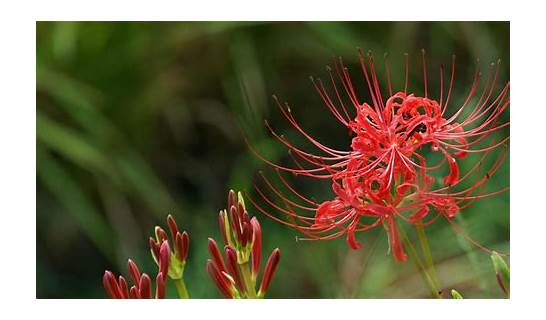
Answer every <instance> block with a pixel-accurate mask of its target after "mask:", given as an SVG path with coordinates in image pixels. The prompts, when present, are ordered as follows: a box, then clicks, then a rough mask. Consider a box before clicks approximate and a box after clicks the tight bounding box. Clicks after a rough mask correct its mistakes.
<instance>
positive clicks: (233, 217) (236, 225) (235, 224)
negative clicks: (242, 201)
mask: <svg viewBox="0 0 546 320" xmlns="http://www.w3.org/2000/svg"><path fill="white" fill-rule="evenodd" d="M229 218H230V221H231V229H232V230H234V231H235V236H236V241H237V242H238V243H241V242H243V234H242V233H243V230H241V224H240V222H239V216H238V215H237V209H235V207H231V209H230V210H229Z"/></svg>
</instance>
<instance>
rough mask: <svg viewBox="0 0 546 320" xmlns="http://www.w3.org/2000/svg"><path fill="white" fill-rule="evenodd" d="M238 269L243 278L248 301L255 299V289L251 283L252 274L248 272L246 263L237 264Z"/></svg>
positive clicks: (248, 268) (252, 282)
mask: <svg viewBox="0 0 546 320" xmlns="http://www.w3.org/2000/svg"><path fill="white" fill-rule="evenodd" d="M239 269H240V270H241V274H242V276H243V282H244V286H245V289H246V294H247V297H248V298H250V299H256V298H257V295H256V288H255V286H254V281H252V274H251V272H250V266H249V263H248V261H247V262H245V263H241V264H239Z"/></svg>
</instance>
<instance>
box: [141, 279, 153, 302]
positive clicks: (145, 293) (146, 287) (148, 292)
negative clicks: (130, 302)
mask: <svg viewBox="0 0 546 320" xmlns="http://www.w3.org/2000/svg"><path fill="white" fill-rule="evenodd" d="M139 288H140V289H139V294H140V298H141V299H151V298H152V280H151V279H150V277H149V276H148V275H147V274H145V273H143V274H142V276H141V277H140V284H139Z"/></svg>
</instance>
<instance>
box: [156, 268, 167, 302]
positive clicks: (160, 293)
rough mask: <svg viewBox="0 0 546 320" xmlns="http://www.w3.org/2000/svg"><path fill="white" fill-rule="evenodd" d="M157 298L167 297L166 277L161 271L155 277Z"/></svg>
mask: <svg viewBox="0 0 546 320" xmlns="http://www.w3.org/2000/svg"><path fill="white" fill-rule="evenodd" d="M155 298H156V299H165V277H163V274H162V273H161V272H160V273H158V274H157V277H156V279H155Z"/></svg>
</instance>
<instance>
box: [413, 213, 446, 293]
mask: <svg viewBox="0 0 546 320" xmlns="http://www.w3.org/2000/svg"><path fill="white" fill-rule="evenodd" d="M415 230H416V231H417V237H418V238H419V242H420V244H421V251H423V256H424V258H425V264H426V267H427V271H428V272H429V274H430V277H431V278H432V281H434V284H435V285H436V287H437V288H439V287H440V284H439V282H438V276H437V275H436V270H435V269H434V261H433V260H432V254H431V253H430V246H429V245H428V238H427V234H426V233H425V228H424V227H423V224H422V223H421V222H418V223H416V224H415Z"/></svg>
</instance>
